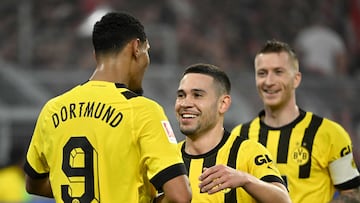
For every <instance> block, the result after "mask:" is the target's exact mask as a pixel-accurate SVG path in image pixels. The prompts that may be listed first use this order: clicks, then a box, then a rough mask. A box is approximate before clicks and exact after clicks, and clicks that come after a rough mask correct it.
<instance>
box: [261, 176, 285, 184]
mask: <svg viewBox="0 0 360 203" xmlns="http://www.w3.org/2000/svg"><path fill="white" fill-rule="evenodd" d="M260 180H262V181H264V182H267V183H271V182H278V183H281V184H283V185H284V186H286V184H285V183H284V181H283V180H281V178H279V177H277V176H274V175H267V176H264V177H262V178H260Z"/></svg>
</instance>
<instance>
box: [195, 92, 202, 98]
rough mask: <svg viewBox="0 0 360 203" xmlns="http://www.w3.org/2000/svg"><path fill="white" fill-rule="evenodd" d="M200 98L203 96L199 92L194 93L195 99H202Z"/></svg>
mask: <svg viewBox="0 0 360 203" xmlns="http://www.w3.org/2000/svg"><path fill="white" fill-rule="evenodd" d="M202 96H203V94H201V93H200V92H195V93H194V97H195V98H198V97H202Z"/></svg>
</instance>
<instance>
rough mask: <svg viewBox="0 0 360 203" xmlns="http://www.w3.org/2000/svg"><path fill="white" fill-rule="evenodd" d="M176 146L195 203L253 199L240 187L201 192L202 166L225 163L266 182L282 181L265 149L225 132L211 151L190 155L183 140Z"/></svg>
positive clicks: (239, 201) (226, 202) (218, 202)
mask: <svg viewBox="0 0 360 203" xmlns="http://www.w3.org/2000/svg"><path fill="white" fill-rule="evenodd" d="M178 145H179V148H180V150H181V152H182V157H183V160H184V163H185V165H186V168H187V170H188V173H189V174H188V175H189V179H190V184H191V189H192V196H193V198H192V202H194V203H200V202H201V203H207V202H208V203H210V202H211V203H213V202H217V203H221V202H225V203H236V202H238V203H241V202H247V203H248V202H256V201H255V200H254V199H253V198H252V197H251V196H250V195H249V194H248V193H247V192H246V191H245V190H244V189H243V188H241V187H239V188H237V189H232V190H224V191H223V192H217V193H215V194H211V195H209V194H208V193H201V192H200V188H199V187H198V185H199V183H200V182H199V176H200V175H201V174H202V171H203V168H204V167H207V168H208V167H211V166H214V165H218V164H223V165H228V166H230V167H232V168H235V169H237V170H241V171H243V172H246V173H249V174H251V175H253V176H255V177H257V178H259V179H261V180H263V181H266V182H281V183H283V180H282V179H281V176H280V173H279V171H278V169H277V168H276V166H275V165H274V162H273V161H272V157H271V155H270V153H269V152H268V150H267V149H266V148H265V147H264V146H262V145H261V144H259V143H257V142H255V141H251V140H244V139H242V138H240V137H239V136H236V135H231V136H230V133H229V132H227V131H225V132H224V136H223V138H222V140H221V142H220V143H219V144H218V145H217V146H216V147H215V148H213V149H212V150H210V151H209V152H207V153H205V154H201V155H190V154H187V153H186V152H185V141H182V142H180V143H179V144H178Z"/></svg>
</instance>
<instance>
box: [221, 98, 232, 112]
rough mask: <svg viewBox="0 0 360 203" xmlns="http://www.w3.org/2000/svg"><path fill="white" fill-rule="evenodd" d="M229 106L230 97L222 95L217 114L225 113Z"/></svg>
mask: <svg viewBox="0 0 360 203" xmlns="http://www.w3.org/2000/svg"><path fill="white" fill-rule="evenodd" d="M230 106H231V96H230V95H228V94H225V95H222V96H221V97H220V105H219V112H220V113H225V112H227V111H228V110H229V108H230Z"/></svg>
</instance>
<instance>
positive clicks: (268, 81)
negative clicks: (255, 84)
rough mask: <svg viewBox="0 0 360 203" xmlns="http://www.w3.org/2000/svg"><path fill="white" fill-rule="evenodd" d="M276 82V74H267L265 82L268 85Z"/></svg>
mask: <svg viewBox="0 0 360 203" xmlns="http://www.w3.org/2000/svg"><path fill="white" fill-rule="evenodd" d="M273 83H274V74H272V73H271V72H270V73H268V74H267V75H266V78H265V84H266V85H272V84H273Z"/></svg>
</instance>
